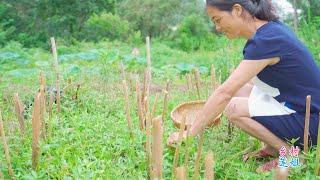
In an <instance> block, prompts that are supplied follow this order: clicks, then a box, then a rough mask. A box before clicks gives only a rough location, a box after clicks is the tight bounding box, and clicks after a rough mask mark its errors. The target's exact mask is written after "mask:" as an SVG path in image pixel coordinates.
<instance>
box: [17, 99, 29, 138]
mask: <svg viewBox="0 0 320 180" xmlns="http://www.w3.org/2000/svg"><path fill="white" fill-rule="evenodd" d="M14 110H15V112H16V114H17V115H18V122H19V125H20V130H21V133H22V137H23V138H24V137H26V127H25V125H24V118H23V115H22V108H21V103H20V100H19V96H18V93H15V94H14Z"/></svg>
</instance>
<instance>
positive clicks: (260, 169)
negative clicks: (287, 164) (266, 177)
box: [256, 158, 279, 173]
mask: <svg viewBox="0 0 320 180" xmlns="http://www.w3.org/2000/svg"><path fill="white" fill-rule="evenodd" d="M278 162H279V158H276V159H274V160H272V161H269V162H267V163H264V164H262V165H261V166H259V167H258V168H257V169H256V172H257V173H259V172H269V171H271V170H272V169H274V168H277V167H278Z"/></svg>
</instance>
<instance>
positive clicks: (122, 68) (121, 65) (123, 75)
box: [120, 62, 126, 81]
mask: <svg viewBox="0 0 320 180" xmlns="http://www.w3.org/2000/svg"><path fill="white" fill-rule="evenodd" d="M120 68H121V74H122V81H123V80H126V74H125V71H124V65H123V63H122V62H121V63H120Z"/></svg>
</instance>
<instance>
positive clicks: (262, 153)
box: [242, 145, 277, 162]
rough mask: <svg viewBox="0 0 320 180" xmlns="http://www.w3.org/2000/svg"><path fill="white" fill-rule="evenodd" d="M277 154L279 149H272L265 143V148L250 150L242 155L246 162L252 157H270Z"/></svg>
mask: <svg viewBox="0 0 320 180" xmlns="http://www.w3.org/2000/svg"><path fill="white" fill-rule="evenodd" d="M276 154H277V151H275V150H274V149H272V148H271V147H270V146H268V145H265V146H264V147H263V148H261V149H258V150H256V151H253V152H250V153H248V154H245V155H243V156H242V160H243V161H244V162H246V161H248V160H249V159H251V158H254V159H263V158H268V157H274V156H275V155H276Z"/></svg>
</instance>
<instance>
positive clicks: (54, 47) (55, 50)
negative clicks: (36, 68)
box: [50, 37, 59, 72]
mask: <svg viewBox="0 0 320 180" xmlns="http://www.w3.org/2000/svg"><path fill="white" fill-rule="evenodd" d="M50 39H51V46H52V53H53V58H54V65H55V68H56V71H57V72H58V65H59V64H58V53H57V48H56V42H55V40H54V37H51V38H50Z"/></svg>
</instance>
